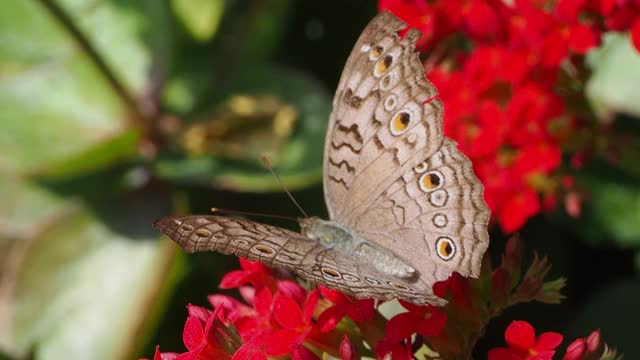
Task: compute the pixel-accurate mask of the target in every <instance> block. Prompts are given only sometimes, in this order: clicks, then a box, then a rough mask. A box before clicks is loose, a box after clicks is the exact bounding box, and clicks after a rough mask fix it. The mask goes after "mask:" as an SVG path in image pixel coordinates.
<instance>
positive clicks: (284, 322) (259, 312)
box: [154, 259, 447, 360]
mask: <svg viewBox="0 0 640 360" xmlns="http://www.w3.org/2000/svg"><path fill="white" fill-rule="evenodd" d="M240 265H241V267H242V270H237V271H232V272H230V273H228V274H227V275H225V277H224V278H223V279H222V281H221V284H220V287H222V288H227V289H228V288H238V289H239V290H240V294H241V296H242V298H243V299H244V301H245V302H241V301H238V300H236V299H234V298H232V297H229V296H226V295H219V294H216V295H211V296H209V302H210V303H211V305H212V306H213V308H214V309H215V311H210V310H207V309H204V308H201V307H198V306H193V305H189V306H188V310H189V317H188V318H187V321H186V324H185V327H184V332H183V338H184V344H185V347H186V348H187V352H185V353H182V354H177V353H160V350H159V349H156V356H155V357H154V360H167V359H179V360H196V359H199V360H212V359H231V360H241V359H265V360H266V359H267V357H279V356H283V355H287V354H290V355H291V357H292V359H300V360H315V359H320V358H319V356H318V355H317V354H316V353H315V352H314V351H312V350H310V348H309V347H307V346H306V345H305V344H307V345H312V347H313V348H314V349H317V350H321V351H323V352H327V353H329V354H332V355H333V356H337V357H341V358H342V359H343V360H351V359H357V358H359V356H358V355H357V354H358V353H359V349H358V348H357V347H356V346H354V344H353V343H352V342H351V340H350V337H352V338H359V337H360V336H361V337H362V338H359V340H363V341H366V342H368V343H369V344H370V345H372V347H373V348H374V349H375V353H376V354H377V355H378V357H379V358H380V359H382V358H384V357H385V356H388V354H393V355H392V356H396V354H398V353H399V352H402V353H403V354H404V357H405V358H408V359H409V358H412V357H413V352H412V350H411V336H412V335H413V334H414V333H418V334H421V335H425V336H436V335H438V334H439V332H440V331H442V329H443V327H444V325H445V323H446V321H447V318H446V316H445V315H444V314H443V313H442V312H440V311H439V310H438V309H437V308H435V307H431V306H430V307H418V306H415V305H411V304H403V306H405V308H407V309H408V310H409V312H407V313H401V314H398V315H396V316H395V317H394V318H392V319H391V320H389V321H388V322H387V321H386V320H384V319H383V318H381V317H380V314H378V313H377V312H376V310H375V302H374V300H371V299H367V300H357V299H353V298H351V297H348V296H345V295H343V294H341V293H339V292H337V291H334V290H330V289H327V288H325V287H322V286H320V288H319V290H313V291H307V290H305V289H303V288H302V287H301V286H300V285H298V284H297V283H295V282H293V281H290V280H283V279H277V278H276V277H274V276H273V274H272V273H271V270H270V269H269V268H267V267H266V266H265V265H262V264H260V263H256V262H251V261H248V260H245V259H240ZM247 285H251V286H247ZM376 315H377V317H376ZM345 317H347V318H349V319H350V321H349V322H347V325H345V324H344V323H343V322H342V320H343V319H344V318H345ZM216 319H217V320H216ZM339 324H343V325H341V326H338V325H339ZM349 324H350V325H349ZM356 326H360V329H358V330H355V329H354V327H356ZM385 326H386V328H387V331H386V334H387V335H386V336H385V331H384V330H385ZM400 330H401V331H400ZM234 334H235V337H234ZM360 334H362V335H360ZM394 358H395V357H394Z"/></svg>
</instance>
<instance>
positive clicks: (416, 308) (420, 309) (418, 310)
mask: <svg viewBox="0 0 640 360" xmlns="http://www.w3.org/2000/svg"><path fill="white" fill-rule="evenodd" d="M399 302H400V305H402V307H403V308H405V309H407V310H409V312H411V313H412V314H415V315H416V316H419V317H420V316H423V315H424V314H425V313H426V312H427V307H426V306H420V305H416V304H413V303H410V302H408V301H404V300H400V301H399Z"/></svg>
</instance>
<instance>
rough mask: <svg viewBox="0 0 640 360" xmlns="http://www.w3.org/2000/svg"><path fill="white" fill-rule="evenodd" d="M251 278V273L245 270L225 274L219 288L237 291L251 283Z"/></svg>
mask: <svg viewBox="0 0 640 360" xmlns="http://www.w3.org/2000/svg"><path fill="white" fill-rule="evenodd" d="M250 277H251V273H249V272H247V271H244V270H234V271H230V272H228V273H227V274H225V276H224V277H223V278H222V280H221V281H220V285H218V287H219V288H220V289H235V288H237V287H240V286H242V285H244V284H246V283H247V282H248V281H249V278H250Z"/></svg>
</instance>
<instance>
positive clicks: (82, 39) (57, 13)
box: [38, 0, 148, 130]
mask: <svg viewBox="0 0 640 360" xmlns="http://www.w3.org/2000/svg"><path fill="white" fill-rule="evenodd" d="M38 1H39V2H40V4H41V5H42V6H43V7H44V8H45V9H46V10H47V11H49V13H50V14H51V16H53V17H54V18H55V19H56V20H58V22H59V23H60V25H62V27H63V28H64V29H65V30H66V31H67V32H68V33H69V35H71V37H72V38H73V40H74V41H75V42H76V44H77V45H78V46H79V47H80V49H82V50H83V51H84V52H85V53H86V55H87V56H88V57H89V59H90V60H91V61H92V62H93V63H94V64H95V65H96V67H97V68H98V70H99V71H100V72H101V73H102V75H103V76H104V77H105V79H106V80H107V82H108V83H109V85H110V86H111V88H112V89H113V90H114V91H115V93H116V94H117V95H118V97H119V98H120V100H122V102H123V103H124V104H125V105H126V107H127V108H128V109H129V113H130V115H131V116H130V117H129V121H130V122H131V123H132V125H133V126H134V127H135V128H138V129H141V130H143V129H144V128H145V125H146V124H147V123H148V121H147V120H148V119H147V116H145V114H144V113H143V112H142V111H141V108H140V104H138V102H137V101H136V99H135V98H134V97H133V96H132V95H131V94H130V93H129V92H128V91H127V89H126V88H125V86H124V85H123V84H122V83H121V82H120V80H118V78H117V77H116V75H115V74H114V72H113V71H112V69H111V68H110V67H109V66H108V65H107V63H106V61H105V60H104V59H103V58H102V57H101V56H100V54H98V51H97V50H96V49H95V48H94V47H93V45H92V44H91V42H90V41H89V39H88V38H87V37H86V36H85V35H84V34H83V33H82V31H81V30H80V29H79V28H78V27H77V26H76V25H75V23H74V22H73V19H72V18H71V16H69V14H68V13H67V12H66V11H65V10H64V9H63V8H62V7H60V6H59V5H58V4H56V2H55V1H54V0H38Z"/></svg>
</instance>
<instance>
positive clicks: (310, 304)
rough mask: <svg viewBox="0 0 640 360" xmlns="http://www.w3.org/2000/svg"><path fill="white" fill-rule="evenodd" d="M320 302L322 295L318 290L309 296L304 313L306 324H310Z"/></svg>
mask: <svg viewBox="0 0 640 360" xmlns="http://www.w3.org/2000/svg"><path fill="white" fill-rule="evenodd" d="M318 300H320V293H319V292H318V290H314V291H312V292H311V293H310V294H309V298H308V299H307V301H305V303H304V307H303V310H302V313H303V315H304V319H305V321H306V322H309V321H310V320H311V318H312V317H313V313H314V312H315V310H316V305H318Z"/></svg>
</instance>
